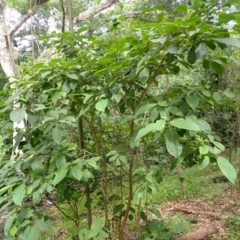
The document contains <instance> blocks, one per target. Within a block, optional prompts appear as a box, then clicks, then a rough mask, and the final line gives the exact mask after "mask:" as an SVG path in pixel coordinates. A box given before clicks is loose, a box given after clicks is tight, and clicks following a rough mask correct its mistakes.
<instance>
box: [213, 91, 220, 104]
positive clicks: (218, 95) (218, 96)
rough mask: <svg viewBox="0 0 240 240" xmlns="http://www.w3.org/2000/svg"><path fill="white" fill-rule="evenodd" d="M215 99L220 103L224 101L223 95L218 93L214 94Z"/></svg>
mask: <svg viewBox="0 0 240 240" xmlns="http://www.w3.org/2000/svg"><path fill="white" fill-rule="evenodd" d="M213 98H214V100H215V101H216V102H219V101H220V100H221V99H222V97H221V95H220V94H219V93H218V92H214V93H213Z"/></svg>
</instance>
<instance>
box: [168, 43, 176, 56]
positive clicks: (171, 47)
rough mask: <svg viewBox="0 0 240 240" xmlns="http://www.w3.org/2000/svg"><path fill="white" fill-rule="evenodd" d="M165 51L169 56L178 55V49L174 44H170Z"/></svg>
mask: <svg viewBox="0 0 240 240" xmlns="http://www.w3.org/2000/svg"><path fill="white" fill-rule="evenodd" d="M167 51H168V52H169V53H171V54H176V53H178V47H177V46H176V45H174V44H171V45H170V46H169V47H168V48H167Z"/></svg>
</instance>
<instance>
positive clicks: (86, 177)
mask: <svg viewBox="0 0 240 240" xmlns="http://www.w3.org/2000/svg"><path fill="white" fill-rule="evenodd" d="M90 178H94V176H93V174H92V173H91V172H90V171H89V170H88V169H84V170H83V171H82V180H83V181H84V182H88V181H89V179H90Z"/></svg>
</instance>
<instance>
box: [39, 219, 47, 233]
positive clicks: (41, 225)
mask: <svg viewBox="0 0 240 240" xmlns="http://www.w3.org/2000/svg"><path fill="white" fill-rule="evenodd" d="M36 225H37V227H38V229H39V230H40V231H46V230H47V229H48V224H47V222H45V221H44V218H41V219H38V220H37V221H36Z"/></svg>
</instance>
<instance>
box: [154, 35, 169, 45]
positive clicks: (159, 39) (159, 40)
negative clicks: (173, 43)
mask: <svg viewBox="0 0 240 240" xmlns="http://www.w3.org/2000/svg"><path fill="white" fill-rule="evenodd" d="M150 41H151V42H154V43H161V44H164V43H165V42H166V41H167V36H164V37H160V38H154V39H150Z"/></svg>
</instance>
